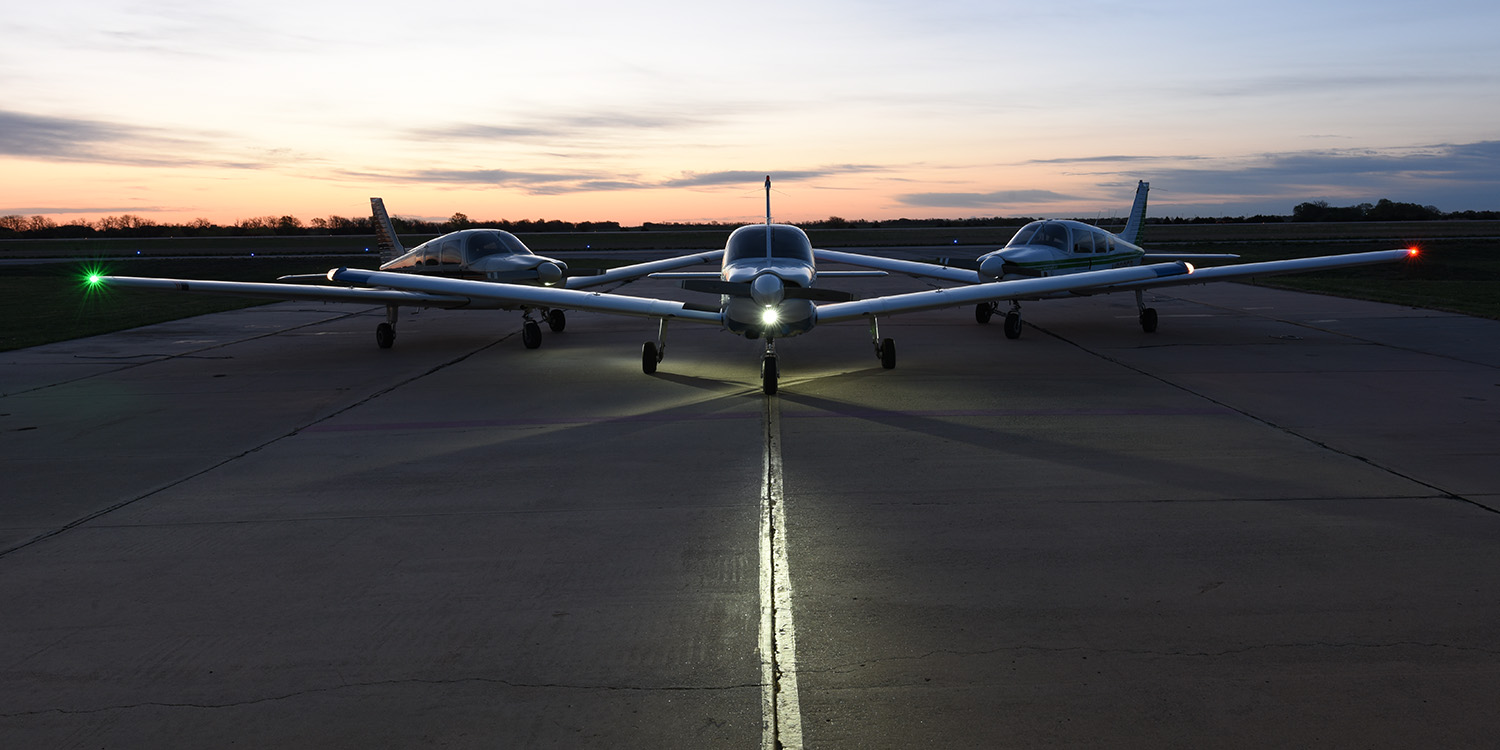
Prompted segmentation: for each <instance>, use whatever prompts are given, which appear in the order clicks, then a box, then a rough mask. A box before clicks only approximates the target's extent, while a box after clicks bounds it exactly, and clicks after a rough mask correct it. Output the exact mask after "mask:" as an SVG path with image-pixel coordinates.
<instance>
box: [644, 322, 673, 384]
mask: <svg viewBox="0 0 1500 750" xmlns="http://www.w3.org/2000/svg"><path fill="white" fill-rule="evenodd" d="M666 356H667V319H666V318H662V319H661V326H660V327H658V328H657V329H656V340H655V341H647V342H646V343H644V344H642V345H641V372H644V373H646V374H647V375H654V374H656V365H657V364H658V363H659V362H661V361H662V359H664V358H665V357H666Z"/></svg>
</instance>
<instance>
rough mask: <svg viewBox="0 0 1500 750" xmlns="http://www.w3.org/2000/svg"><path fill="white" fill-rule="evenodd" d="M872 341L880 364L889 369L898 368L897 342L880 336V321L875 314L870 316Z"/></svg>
mask: <svg viewBox="0 0 1500 750" xmlns="http://www.w3.org/2000/svg"><path fill="white" fill-rule="evenodd" d="M870 341H871V342H872V343H873V344H875V357H876V358H877V359H879V360H880V366H881V367H884V368H885V369H887V370H894V369H896V342H895V341H893V340H891V339H883V338H880V323H879V322H877V321H876V320H875V316H874V315H871V316H870Z"/></svg>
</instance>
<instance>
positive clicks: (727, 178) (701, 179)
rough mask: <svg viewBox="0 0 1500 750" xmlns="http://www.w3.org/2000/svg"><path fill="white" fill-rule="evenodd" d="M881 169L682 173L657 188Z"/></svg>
mask: <svg viewBox="0 0 1500 750" xmlns="http://www.w3.org/2000/svg"><path fill="white" fill-rule="evenodd" d="M884 169H885V168H884V167H879V166H875V165H870V164H837V165H833V166H828V167H823V168H821V169H800V170H799V169H788V170H781V171H771V172H758V171H755V170H744V169H741V170H731V171H725V172H684V173H683V174H682V176H681V177H674V178H672V179H669V180H663V181H662V182H660V183H658V186H659V187H668V188H684V187H687V188H691V187H716V186H719V185H754V184H758V183H761V182H763V181H764V180H765V178H766V177H767V175H769V176H770V178H771V184H773V185H774V184H776V183H778V182H806V181H807V180H816V179H819V178H822V177H831V176H834V175H843V174H862V173H868V172H878V171H882V170H884Z"/></svg>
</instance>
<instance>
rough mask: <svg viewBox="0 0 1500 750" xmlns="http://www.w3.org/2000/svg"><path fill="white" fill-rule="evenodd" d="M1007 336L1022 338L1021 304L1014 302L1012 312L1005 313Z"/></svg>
mask: <svg viewBox="0 0 1500 750" xmlns="http://www.w3.org/2000/svg"><path fill="white" fill-rule="evenodd" d="M1005 338H1008V339H1018V338H1021V305H1020V304H1019V303H1015V302H1012V303H1011V308H1010V312H1008V313H1006V314H1005Z"/></svg>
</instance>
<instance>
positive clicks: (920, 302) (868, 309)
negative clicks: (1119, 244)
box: [818, 263, 1201, 323]
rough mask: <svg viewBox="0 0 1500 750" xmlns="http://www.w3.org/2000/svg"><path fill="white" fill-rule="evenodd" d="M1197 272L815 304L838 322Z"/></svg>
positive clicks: (826, 318) (1114, 275) (994, 285)
mask: <svg viewBox="0 0 1500 750" xmlns="http://www.w3.org/2000/svg"><path fill="white" fill-rule="evenodd" d="M1197 273H1201V272H1195V271H1194V270H1193V267H1192V266H1190V265H1188V264H1186V263H1156V264H1153V265H1149V266H1130V267H1127V268H1111V269H1108V270H1104V271H1084V272H1082V273H1070V274H1066V275H1063V276H1042V277H1038V278H1034V279H1017V280H1014V281H992V282H988V283H984V284H974V285H971V286H959V287H950V288H947V289H932V290H928V291H925V292H911V293H908V294H894V295H891V296H888V297H874V298H871V299H862V300H857V301H854V302H835V303H832V304H827V305H819V306H818V322H819V323H839V322H842V321H846V320H855V319H857V318H862V317H866V316H870V315H881V316H884V315H894V314H897V313H908V312H916V311H918V310H934V309H937V308H942V307H957V306H958V305H967V304H972V303H976V302H994V301H997V300H1006V299H1027V298H1031V297H1037V296H1042V295H1049V294H1061V293H1066V292H1076V293H1079V294H1090V293H1093V292H1094V291H1096V290H1100V289H1101V288H1111V289H1112V288H1114V287H1116V286H1119V285H1122V284H1128V283H1132V282H1147V281H1155V282H1158V283H1160V282H1161V281H1162V280H1164V279H1176V278H1181V279H1188V278H1192V277H1193V276H1195V275H1196V274H1197Z"/></svg>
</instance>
